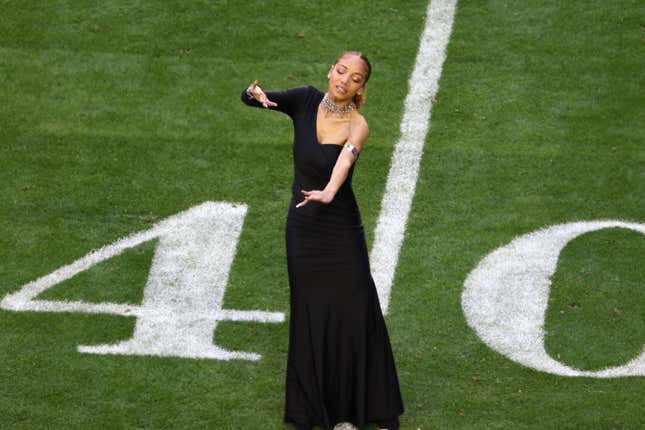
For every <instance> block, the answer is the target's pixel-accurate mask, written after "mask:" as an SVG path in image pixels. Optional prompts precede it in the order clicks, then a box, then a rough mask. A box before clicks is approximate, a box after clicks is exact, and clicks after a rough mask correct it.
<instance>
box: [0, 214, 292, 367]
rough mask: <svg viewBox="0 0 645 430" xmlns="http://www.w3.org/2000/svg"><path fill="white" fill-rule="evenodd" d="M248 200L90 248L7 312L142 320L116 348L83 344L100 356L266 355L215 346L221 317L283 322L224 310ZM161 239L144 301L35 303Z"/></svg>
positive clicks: (11, 301) (14, 298)
mask: <svg viewBox="0 0 645 430" xmlns="http://www.w3.org/2000/svg"><path fill="white" fill-rule="evenodd" d="M246 210H247V208H246V205H244V204H231V203H227V202H206V203H203V204H201V205H198V206H195V207H193V208H191V209H189V210H187V211H184V212H181V213H179V214H177V215H175V216H172V217H170V218H167V219H166V220H164V221H162V222H160V223H159V224H157V225H156V226H154V227H153V228H152V229H150V230H147V231H144V232H141V233H136V234H133V235H131V236H128V237H126V238H123V239H121V240H118V241H117V242H115V243H113V244H111V245H108V246H105V247H103V248H100V249H98V250H96V251H93V252H90V253H89V254H87V255H86V256H85V257H83V258H80V259H79V260H76V261H75V262H73V263H71V264H69V265H67V266H63V267H61V268H59V269H58V270H55V271H54V272H52V273H50V274H49V275H47V276H44V277H42V278H39V279H36V280H35V281H32V282H30V283H28V284H26V285H25V286H23V287H22V288H21V289H20V290H18V291H16V292H14V293H12V294H8V295H7V296H5V298H4V299H3V300H2V302H0V307H1V308H3V309H8V310H14V311H38V312H84V313H107V314H116V315H125V316H134V317H137V321H136V326H135V330H134V336H133V337H132V338H131V339H129V340H126V341H123V342H120V343H117V344H113V345H98V346H79V348H78V350H79V352H85V353H95V354H124V355H161V356H173V357H186V358H213V359H219V360H229V359H247V360H258V359H260V355H258V354H254V353H248V352H236V351H227V350H225V349H223V348H220V347H218V346H217V345H214V344H213V337H214V331H215V328H216V326H217V322H218V321H222V320H230V321H258V322H283V321H284V314H283V313H282V312H265V311H255V310H251V311H240V310H224V309H222V303H223V299H224V292H225V290H226V287H227V284H228V275H229V271H230V268H231V265H232V263H233V258H234V256H235V251H236V248H237V242H238V239H239V236H240V233H241V231H242V225H243V223H244V217H245V216H246ZM157 238H158V239H159V243H158V245H157V248H156V250H155V256H154V259H153V262H152V266H151V268H150V274H149V276H148V280H147V283H146V286H145V289H144V292H143V303H142V304H141V305H140V306H137V305H129V304H119V303H86V302H81V301H71V302H70V301H53V300H36V296H38V295H39V294H40V293H42V292H43V291H45V290H47V289H48V288H51V287H53V286H54V285H56V284H58V283H60V282H63V281H65V280H66V279H69V278H71V277H73V276H74V275H76V274H78V273H80V272H82V271H84V270H87V269H89V268H90V267H92V266H94V265H95V264H97V263H99V262H101V261H105V260H107V259H109V258H112V257H114V256H116V255H119V254H121V253H122V252H123V251H125V250H126V249H128V248H132V247H135V246H137V245H140V244H142V243H144V242H147V241H150V240H153V239H157Z"/></svg>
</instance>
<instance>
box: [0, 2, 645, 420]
mask: <svg viewBox="0 0 645 430" xmlns="http://www.w3.org/2000/svg"><path fill="white" fill-rule="evenodd" d="M0 5H1V6H2V13H1V14H0V100H2V102H1V103H0V160H1V161H0V195H2V201H3V203H2V204H1V205H0V261H1V263H0V296H5V295H6V294H8V293H12V292H15V291H17V290H19V289H20V288H21V287H22V286H23V285H25V284H27V283H28V282H30V281H32V280H34V279H36V278H38V277H41V276H44V275H47V274H48V273H50V272H52V271H54V270H56V269H58V268H59V267H62V266H64V265H66V264H69V263H71V262H73V261H74V260H77V259H79V258H81V257H83V256H84V255H86V254H87V253H88V252H89V251H91V250H93V249H97V248H100V247H102V246H104V245H107V244H110V243H113V242H115V241H116V240H118V239H120V238H122V237H125V236H127V235H129V234H132V233H135V232H139V231H143V230H146V229H149V228H150V227H151V226H152V225H154V224H155V223H156V222H158V221H161V220H163V219H165V218H167V217H169V216H173V215H175V214H177V213H179V212H181V211H184V210H186V209H188V208H191V207H193V206H196V205H198V204H200V203H203V202H205V201H227V202H243V203H245V204H246V205H247V206H248V213H247V215H246V218H245V220H244V228H243V230H242V233H241V237H240V240H239V243H238V247H237V254H236V256H235V260H234V263H233V265H232V267H231V273H230V276H229V284H228V285H229V286H228V288H227V289H226V295H225V298H224V306H225V308H227V309H262V310H270V311H275V312H287V311H288V300H289V291H288V280H287V271H286V260H285V258H284V231H283V228H284V216H285V214H286V209H287V205H288V202H289V198H290V186H291V180H292V176H291V175H292V165H291V140H292V137H291V125H290V122H289V121H288V118H287V117H284V116H281V115H279V114H275V113H274V114H270V113H268V112H262V111H259V110H252V109H249V108H247V107H245V106H244V105H242V103H240V101H239V94H240V92H241V91H242V89H243V88H244V87H245V86H246V85H248V83H249V82H251V81H252V80H253V79H259V80H260V82H261V83H262V84H263V86H264V87H266V88H276V89H277V88H288V87H294V86H300V85H308V84H311V85H315V86H317V87H318V88H320V89H324V88H325V84H326V82H325V76H326V72H327V70H328V68H329V65H330V63H331V62H333V60H334V58H335V57H336V55H337V54H338V53H339V52H340V51H342V50H345V49H348V48H350V49H360V50H363V51H364V52H366V53H367V54H368V56H369V57H370V60H371V61H372V64H373V66H374V70H373V75H372V78H371V79H370V83H369V88H368V91H367V96H368V100H367V104H366V105H365V108H364V114H365V116H366V118H367V120H368V122H369V124H370V131H371V133H370V138H369V140H368V142H367V143H366V146H365V150H364V152H363V154H362V156H361V159H360V161H359V163H358V165H357V166H356V171H355V176H354V189H355V191H356V194H357V198H358V200H359V205H360V208H361V213H362V217H363V221H364V225H365V231H366V234H367V237H368V243H369V244H370V245H371V243H372V241H373V239H374V234H373V232H374V227H375V224H376V219H377V216H378V213H379V208H380V202H381V198H382V196H383V192H384V187H385V181H386V177H387V172H388V168H389V162H390V157H391V153H392V148H393V147H394V145H395V143H396V142H397V139H398V137H399V125H400V121H401V116H402V113H403V102H404V99H405V97H406V94H407V92H408V79H409V76H410V74H411V72H412V68H413V66H414V62H415V55H416V53H417V50H418V47H419V36H420V33H421V31H422V29H423V27H424V18H425V13H426V8H427V2H425V1H416V0H410V1H402V2H400V1H393V0H390V1H375V2H368V1H363V0H356V1H354V2H350V3H342V4H340V5H339V4H334V3H333V2H305V1H291V2H267V1H249V2H232V1H225V0H223V1H210V2H206V1H197V0H188V1H182V2H179V1H167V2H153V1H147V0H142V1H138V2H124V1H114V0H107V1H105V2H81V1H76V0H68V1H51V2H37V1H29V0H27V1H22V2H18V1H2V2H0ZM644 16H645V6H643V5H642V2H638V1H635V0H634V1H632V0H619V1H615V2H606V1H586V2H582V1H575V2H557V1H546V0H535V1H510V0H506V1H502V0H488V1H484V0H476V1H470V2H468V1H463V2H458V4H457V12H456V15H455V18H454V25H453V31H452V35H451V38H450V43H449V45H448V51H447V59H446V61H445V64H444V67H443V71H442V77H441V81H440V90H439V93H438V95H437V97H436V100H435V102H434V105H433V108H432V121H431V129H430V132H429V135H428V138H427V140H426V144H425V150H424V155H423V159H422V162H421V167H420V174H419V178H418V183H417V188H416V194H415V197H414V201H413V205H412V211H411V214H410V219H409V222H408V225H407V229H406V238H405V241H404V244H403V247H402V250H401V254H400V258H399V263H398V266H397V272H396V277H395V280H394V285H393V289H392V296H391V302H390V307H389V313H388V316H387V323H388V329H389V332H390V337H391V340H392V346H393V349H394V353H395V357H396V360H397V368H398V372H399V379H400V381H401V388H402V394H403V399H404V404H405V407H406V412H405V414H404V415H403V416H402V418H401V428H402V429H403V430H406V429H413V430H416V429H422V430H430V429H571V430H577V429H603V430H604V429H629V430H631V429H640V428H645V422H644V420H643V398H645V378H643V377H625V378H608V379H598V378H590V377H583V378H580V377H575V378H571V377H563V376H558V375H554V374H549V373H546V372H539V371H536V370H533V369H531V368H528V367H525V366H522V365H520V364H518V363H516V362H513V361H511V360H509V359H508V358H506V357H504V356H503V355H500V354H498V353H497V352H495V351H493V350H492V349H490V348H489V347H488V346H486V344H484V343H483V342H482V340H481V339H479V337H478V336H477V335H476V334H475V332H474V331H473V330H472V329H471V328H470V327H469V326H468V324H467V322H466V319H465V317H464V313H463V311H462V307H461V292H462V290H463V287H464V281H465V279H466V277H467V276H468V274H469V273H470V272H471V270H473V268H474V267H475V266H476V265H477V263H478V262H479V261H480V260H481V259H482V258H483V257H484V256H486V255H487V254H488V253H490V252H491V251H493V250H494V249H495V248H497V247H499V246H502V245H505V244H507V243H508V242H510V241H511V240H512V239H513V238H514V237H516V236H518V235H521V234H525V233H529V232H531V231H535V230H538V229H541V228H543V227H545V226H548V225H553V224H560V223H567V222H572V221H579V220H599V219H623V220H629V221H632V222H637V223H643V222H645V146H644V144H645V141H644V137H645V132H644V131H643V124H645V114H644V111H643V92H644V88H645V73H644V72H643V70H645V61H644V60H643V58H645V56H644V55H643V47H642V46H643V44H642V42H643V28H644V21H643V17H644ZM643 239H644V238H643V235H641V234H639V233H636V232H634V231H630V230H626V229H605V230H601V231H597V232H593V233H589V234H585V235H582V236H580V237H579V238H577V239H575V240H573V241H572V242H571V243H570V244H569V245H567V247H566V248H565V249H564V250H563V252H562V254H561V255H560V260H559V263H558V269H557V272H556V273H555V275H554V276H553V285H552V287H551V294H550V296H549V303H548V309H547V312H546V321H545V331H546V333H547V334H546V337H545V346H546V349H547V351H548V352H549V354H550V355H551V356H552V357H554V358H557V359H558V360H559V361H561V362H563V363H565V364H567V365H569V366H572V367H576V368H579V369H584V370H595V369H601V368H605V367H610V366H617V365H620V364H623V363H625V362H627V361H629V360H631V359H633V358H634V357H636V356H637V355H638V354H639V353H641V352H642V351H643V343H644V341H645V266H644V265H643V264H642V262H643V260H644V259H645V240H643ZM155 245H156V242H155V241H151V242H147V243H145V244H143V245H140V246H138V247H136V248H133V249H130V250H128V251H126V252H124V253H123V254H121V255H119V256H118V257H115V258H113V259H110V260H108V261H105V262H102V263H99V264H97V265H96V266H94V267H92V268H91V269H89V270H87V271H85V272H83V273H81V274H79V275H77V276H75V277H73V278H71V279H69V280H67V281H65V282H63V283H61V284H59V285H57V286H55V287H52V288H50V289H48V290H47V291H45V292H44V293H42V294H41V295H40V296H39V298H40V299H50V300H83V301H87V302H95V303H102V302H115V303H129V304H132V305H136V304H139V303H141V301H142V299H143V287H144V285H145V284H146V279H147V277H148V272H149V270H150V264H151V261H152V258H153V255H154V253H155ZM0 298H1V297H0ZM134 326H135V318H133V317H124V316H117V315H106V314H103V315H99V314H84V313H75V312H68V313H48V312H14V311H9V310H0V363H1V364H0V380H1V381H2V388H0V427H1V428H11V429H13V428H16V429H39V428H52V429H87V428H114V429H121V428H123V429H144V428H145V429H166V428H167V429H180V428H181V429H199V428H212V429H283V428H285V426H284V425H283V424H282V407H283V398H284V393H283V389H284V373H285V365H286V350H287V339H288V326H287V324H286V323H278V324H261V323H254V322H221V323H220V324H219V325H218V327H217V331H216V334H215V336H214V337H215V339H214V341H215V342H216V343H217V344H218V345H221V346H222V347H225V348H227V349H231V350H242V351H254V352H257V353H259V354H261V355H262V359H261V360H259V361H255V362H253V361H244V360H232V361H219V360H207V359H205V360H194V359H183V358H172V357H143V356H126V355H121V356H118V355H93V354H81V353H79V352H78V351H77V346H78V345H96V344H104V343H115V342H118V341H120V340H125V339H128V338H130V337H131V336H132V333H133V329H134Z"/></svg>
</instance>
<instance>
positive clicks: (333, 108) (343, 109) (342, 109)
mask: <svg viewBox="0 0 645 430" xmlns="http://www.w3.org/2000/svg"><path fill="white" fill-rule="evenodd" d="M322 101H323V105H324V106H325V108H326V109H327V110H328V111H329V112H332V113H339V114H341V115H345V114H346V113H349V112H351V111H353V110H354V109H356V105H355V104H354V102H351V103H350V104H348V105H347V106H337V105H335V104H334V102H332V101H331V99H330V98H329V96H328V95H327V94H325V97H323V99H322Z"/></svg>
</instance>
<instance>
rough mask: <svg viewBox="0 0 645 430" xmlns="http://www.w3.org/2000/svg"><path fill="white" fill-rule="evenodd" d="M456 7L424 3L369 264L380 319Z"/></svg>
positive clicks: (445, 0)
mask: <svg viewBox="0 0 645 430" xmlns="http://www.w3.org/2000/svg"><path fill="white" fill-rule="evenodd" d="M456 3H457V0H433V1H430V3H429V4H428V11H427V14H426V21H425V28H424V30H423V34H422V35H421V41H420V45H419V51H418V53H417V57H416V62H415V65H414V70H413V71H412V75H411V76H410V81H409V91H408V95H407V97H406V99H405V108H404V112H403V119H402V121H401V129H400V131H401V137H400V138H399V141H398V142H397V143H396V146H395V148H394V152H393V154H392V162H391V164H390V171H389V173H388V177H387V183H386V186H385V194H384V195H383V200H382V201H381V212H380V213H379V217H378V221H377V225H376V229H375V233H374V245H373V247H372V252H371V254H370V261H371V265H372V277H373V278H374V283H375V284H376V289H377V291H378V296H379V301H380V304H381V310H382V311H383V314H384V315H385V314H387V310H388V307H389V303H390V292H391V291H392V283H393V281H394V273H395V271H396V266H397V262H398V259H399V252H400V250H401V245H402V244H403V237H404V235H405V228H406V224H407V222H408V216H409V214H410V208H411V206H412V198H413V197H414V190H415V188H416V185H417V177H418V175H419V165H420V163H421V156H422V155H423V145H424V142H425V139H426V136H427V134H428V130H429V129H430V112H431V109H432V101H433V100H434V98H435V96H436V94H437V90H438V89H439V78H440V77H441V69H442V67H443V63H444V60H445V58H446V46H447V45H448V40H449V39H450V33H451V31H452V23H453V19H454V15H455V8H456Z"/></svg>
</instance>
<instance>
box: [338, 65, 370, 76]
mask: <svg viewBox="0 0 645 430" xmlns="http://www.w3.org/2000/svg"><path fill="white" fill-rule="evenodd" d="M338 65H339V66H343V67H344V68H346V69H349V67H347V66H346V65H344V64H343V63H338ZM354 74H355V75H359V76H360V77H361V78H363V79H365V75H364V74H362V73H359V72H354Z"/></svg>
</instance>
